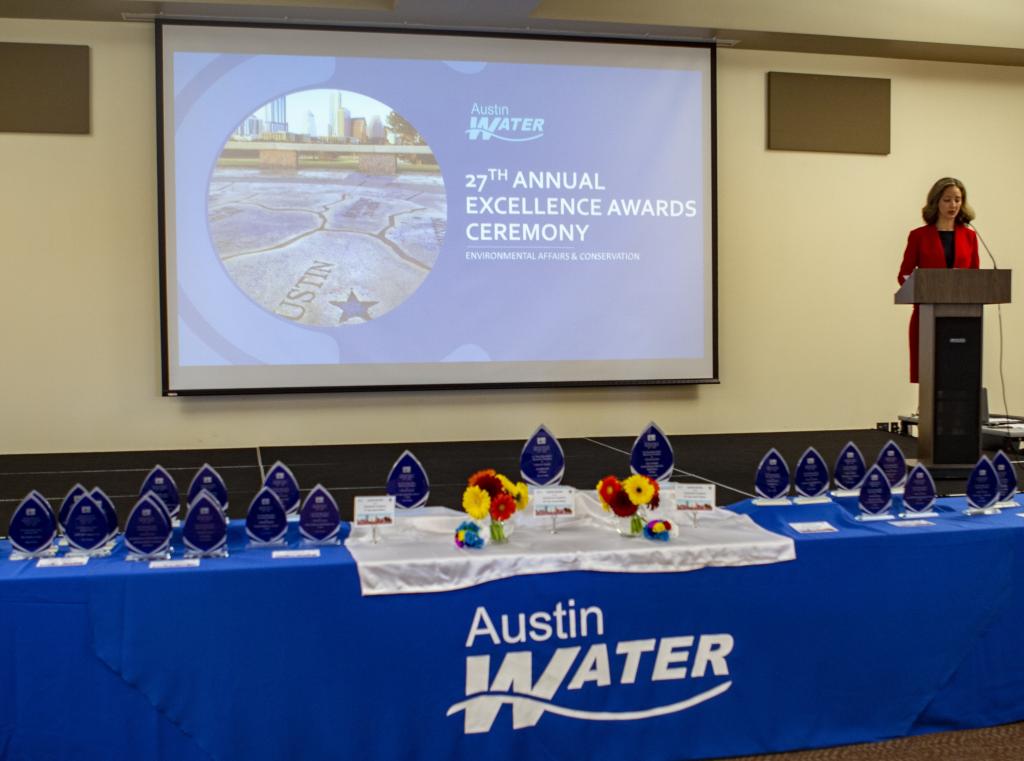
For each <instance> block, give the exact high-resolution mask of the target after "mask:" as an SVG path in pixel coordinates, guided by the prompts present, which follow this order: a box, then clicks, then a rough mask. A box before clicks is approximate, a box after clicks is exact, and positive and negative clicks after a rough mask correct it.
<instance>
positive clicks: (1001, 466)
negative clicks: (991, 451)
mask: <svg viewBox="0 0 1024 761" xmlns="http://www.w3.org/2000/svg"><path fill="white" fill-rule="evenodd" d="M992 467H993V468H995V469H996V477H997V478H998V479H999V501H998V502H996V507H998V508H1004V507H1020V503H1019V502H1018V501H1017V500H1016V499H1014V497H1016V496H1017V471H1016V470H1014V468H1013V461H1012V460H1011V459H1010V458H1009V457H1008V456H1007V454H1006V452H1003V451H1002V450H1000V451H999V452H998V453H996V456H995V457H993V458H992Z"/></svg>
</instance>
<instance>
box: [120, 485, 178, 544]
mask: <svg viewBox="0 0 1024 761" xmlns="http://www.w3.org/2000/svg"><path fill="white" fill-rule="evenodd" d="M124 545H125V547H127V548H128V558H127V559H128V560H162V559H167V558H169V557H170V556H171V514H170V511H169V510H168V509H167V506H166V505H165V504H164V502H163V500H162V499H160V497H158V496H157V495H156V492H152V491H147V492H145V493H143V495H142V496H141V497H139V500H138V502H136V503H135V506H134V507H133V508H132V511H131V512H130V513H128V522H127V523H126V524H125V526H124Z"/></svg>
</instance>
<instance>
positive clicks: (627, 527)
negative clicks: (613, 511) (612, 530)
mask: <svg viewBox="0 0 1024 761" xmlns="http://www.w3.org/2000/svg"><path fill="white" fill-rule="evenodd" d="M616 529H617V530H618V532H619V533H620V534H621V535H622V536H624V537H628V538H632V537H636V536H640V535H642V534H643V532H644V519H643V518H642V517H641V515H640V511H639V510H637V511H636V512H635V513H633V514H632V515H627V516H624V517H619V520H618V523H617V524H616Z"/></svg>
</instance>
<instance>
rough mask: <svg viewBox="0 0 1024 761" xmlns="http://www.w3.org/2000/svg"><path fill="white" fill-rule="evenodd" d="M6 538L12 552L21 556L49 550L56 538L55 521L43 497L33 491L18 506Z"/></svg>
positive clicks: (38, 553)
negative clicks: (9, 542) (8, 540)
mask: <svg viewBox="0 0 1024 761" xmlns="http://www.w3.org/2000/svg"><path fill="white" fill-rule="evenodd" d="M7 537H8V539H10V541H11V547H12V548H13V549H14V551H15V552H18V553H20V554H22V555H30V556H36V555H40V554H43V553H45V552H47V551H48V550H50V548H51V546H52V544H53V540H54V539H56V538H57V519H56V518H55V517H54V514H53V509H52V508H51V507H50V503H49V502H47V500H46V498H45V497H43V496H42V495H41V494H39V493H38V492H35V491H33V492H31V493H29V494H28V495H27V496H26V497H25V498H24V499H23V500H22V501H21V502H20V503H19V504H18V507H17V508H15V510H14V514H13V515H11V522H10V525H9V526H8V529H7Z"/></svg>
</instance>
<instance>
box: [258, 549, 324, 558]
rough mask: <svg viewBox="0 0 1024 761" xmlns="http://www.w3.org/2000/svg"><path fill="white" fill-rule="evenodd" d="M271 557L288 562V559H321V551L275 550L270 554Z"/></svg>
mask: <svg viewBox="0 0 1024 761" xmlns="http://www.w3.org/2000/svg"><path fill="white" fill-rule="evenodd" d="M270 557H272V558H273V559H274V560H286V559H288V558H318V557H320V550H318V549H311V550H274V551H273V552H272V553H270Z"/></svg>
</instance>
